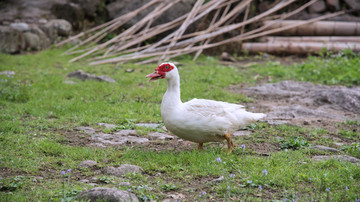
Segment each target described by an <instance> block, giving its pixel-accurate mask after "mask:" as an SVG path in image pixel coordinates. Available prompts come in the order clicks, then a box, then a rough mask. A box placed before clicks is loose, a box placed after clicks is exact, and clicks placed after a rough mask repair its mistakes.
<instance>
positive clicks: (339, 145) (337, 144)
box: [334, 142, 345, 147]
mask: <svg viewBox="0 0 360 202" xmlns="http://www.w3.org/2000/svg"><path fill="white" fill-rule="evenodd" d="M334 144H335V145H336V146H338V147H341V146H343V145H345V143H342V142H335V143H334Z"/></svg>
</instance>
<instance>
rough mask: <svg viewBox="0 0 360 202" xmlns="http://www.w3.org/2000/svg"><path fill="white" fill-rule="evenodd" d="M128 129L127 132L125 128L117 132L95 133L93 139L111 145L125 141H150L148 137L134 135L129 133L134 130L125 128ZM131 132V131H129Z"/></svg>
mask: <svg viewBox="0 0 360 202" xmlns="http://www.w3.org/2000/svg"><path fill="white" fill-rule="evenodd" d="M125 131H127V132H126V133H125V132H124V130H122V131H119V132H116V133H115V134H113V135H112V134H103V133H100V134H95V135H93V136H91V139H92V140H95V141H98V142H100V143H102V144H110V145H121V144H124V143H139V144H141V143H146V142H149V139H147V138H141V137H136V136H133V135H129V134H131V131H133V130H125ZM129 132H130V133H129Z"/></svg>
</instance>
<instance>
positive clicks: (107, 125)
mask: <svg viewBox="0 0 360 202" xmlns="http://www.w3.org/2000/svg"><path fill="white" fill-rule="evenodd" d="M97 125H99V126H104V127H105V128H106V129H112V128H116V127H118V126H117V125H115V124H109V123H98V124H97Z"/></svg>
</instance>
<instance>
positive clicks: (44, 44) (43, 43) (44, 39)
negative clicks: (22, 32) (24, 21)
mask: <svg viewBox="0 0 360 202" xmlns="http://www.w3.org/2000/svg"><path fill="white" fill-rule="evenodd" d="M30 32H31V33H33V34H36V35H37V36H38V37H39V40H40V41H39V43H38V50H43V49H45V48H48V47H49V46H50V45H51V41H50V39H49V37H48V36H47V35H46V34H45V32H44V31H43V30H42V29H40V28H39V27H38V26H31V30H30Z"/></svg>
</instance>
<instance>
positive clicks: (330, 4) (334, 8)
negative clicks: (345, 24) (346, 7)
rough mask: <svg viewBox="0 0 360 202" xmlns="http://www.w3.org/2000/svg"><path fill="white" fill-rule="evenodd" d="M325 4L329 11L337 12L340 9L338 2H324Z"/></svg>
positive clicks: (334, 0)
mask: <svg viewBox="0 0 360 202" xmlns="http://www.w3.org/2000/svg"><path fill="white" fill-rule="evenodd" d="M326 4H327V6H328V8H329V10H331V11H338V10H340V9H341V7H340V2H339V0H326Z"/></svg>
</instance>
